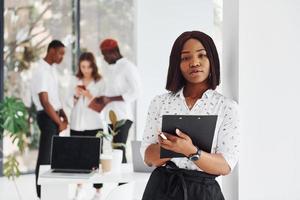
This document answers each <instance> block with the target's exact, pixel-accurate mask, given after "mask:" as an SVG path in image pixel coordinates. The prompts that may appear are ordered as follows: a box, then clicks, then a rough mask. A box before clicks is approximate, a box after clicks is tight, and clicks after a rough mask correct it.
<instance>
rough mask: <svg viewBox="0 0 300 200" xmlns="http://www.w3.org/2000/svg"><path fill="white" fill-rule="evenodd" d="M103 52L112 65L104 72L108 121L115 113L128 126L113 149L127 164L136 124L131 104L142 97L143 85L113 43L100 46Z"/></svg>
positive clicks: (132, 66) (103, 100) (122, 129)
mask: <svg viewBox="0 0 300 200" xmlns="http://www.w3.org/2000/svg"><path fill="white" fill-rule="evenodd" d="M100 51H101V53H102V55H103V57H104V60H105V61H106V62H107V63H108V64H109V66H108V67H107V69H105V70H104V73H103V78H104V81H105V92H104V95H103V96H102V97H101V98H102V99H101V100H102V103H103V106H104V113H105V115H106V121H107V122H110V120H109V116H108V114H109V111H110V110H112V111H114V112H115V113H116V116H117V119H118V120H126V122H125V124H124V125H123V126H122V127H121V128H120V129H119V132H118V134H117V135H116V136H114V138H113V143H115V144H116V143H117V144H118V145H117V146H115V147H114V148H116V149H121V150H123V160H122V162H123V163H126V162H127V159H126V151H125V145H126V141H127V138H128V132H129V129H130V127H131V125H132V123H133V112H132V108H131V103H132V102H133V101H135V100H136V99H137V98H138V96H139V93H140V90H141V89H140V88H141V81H140V77H139V73H138V70H137V68H136V66H135V65H134V64H133V63H132V62H130V61H129V60H127V59H126V58H124V57H123V56H122V55H121V53H120V50H119V47H118V43H117V41H116V40H114V39H105V40H104V41H102V42H101V44H100Z"/></svg>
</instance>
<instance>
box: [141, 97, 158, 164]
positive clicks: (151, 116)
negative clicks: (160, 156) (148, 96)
mask: <svg viewBox="0 0 300 200" xmlns="http://www.w3.org/2000/svg"><path fill="white" fill-rule="evenodd" d="M161 98H162V97H161V96H156V97H155V98H154V99H153V100H152V101H151V103H150V106H149V109H148V114H147V120H146V125H145V129H144V135H143V140H142V145H141V149H140V151H141V154H142V158H143V160H144V158H145V151H146V149H147V147H148V146H149V145H151V144H156V143H157V142H158V138H157V137H158V130H160V127H159V124H160V114H159V113H160V102H161Z"/></svg>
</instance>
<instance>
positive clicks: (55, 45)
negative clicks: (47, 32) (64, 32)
mask: <svg viewBox="0 0 300 200" xmlns="http://www.w3.org/2000/svg"><path fill="white" fill-rule="evenodd" d="M61 47H65V45H64V44H63V43H62V42H61V41H59V40H52V41H51V42H50V43H49V45H48V48H47V52H49V50H50V49H57V48H61Z"/></svg>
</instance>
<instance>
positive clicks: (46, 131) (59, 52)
mask: <svg viewBox="0 0 300 200" xmlns="http://www.w3.org/2000/svg"><path fill="white" fill-rule="evenodd" d="M64 54H65V46H64V44H63V43H62V42H60V41H58V40H53V41H52V42H50V44H49V45H48V49H47V55H46V57H45V58H43V59H41V60H40V61H39V62H38V65H37V67H36V68H35V69H34V72H33V76H32V81H31V94H32V100H33V103H34V104H35V106H36V109H37V123H38V126H39V128H40V131H41V136H40V143H39V153H38V158H37V164H36V169H35V176H36V190H37V196H38V197H40V195H41V194H40V191H41V188H40V186H39V185H37V179H38V174H39V166H40V165H43V164H50V149H51V141H52V136H54V135H58V134H59V133H60V132H61V131H63V130H65V129H66V128H67V126H68V120H67V117H66V115H65V113H64V111H63V109H62V104H61V102H60V99H59V92H58V90H59V87H58V77H57V74H56V71H55V70H56V69H55V64H59V63H61V61H62V60H63V57H64Z"/></svg>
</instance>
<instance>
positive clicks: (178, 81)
mask: <svg viewBox="0 0 300 200" xmlns="http://www.w3.org/2000/svg"><path fill="white" fill-rule="evenodd" d="M192 38H193V39H196V40H198V41H199V42H201V44H202V45H203V46H204V48H205V51H206V52H207V57H208V59H209V63H210V75H209V80H208V83H209V88H210V89H216V87H217V86H218V85H219V84H220V61H219V55H218V52H217V48H216V46H215V43H214V41H213V39H212V38H211V37H210V36H208V35H207V34H205V33H203V32H200V31H187V32H184V33H182V34H181V35H180V36H179V37H178V38H177V39H176V40H175V42H174V44H173V47H172V50H171V54H170V60H169V70H168V77H167V84H166V89H167V90H169V91H170V92H173V93H176V92H178V91H179V90H180V89H181V88H182V87H183V86H184V85H185V84H186V80H185V78H184V77H183V75H182V73H181V70H180V63H181V51H182V48H183V45H184V44H185V42H186V41H187V40H189V39H192Z"/></svg>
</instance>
